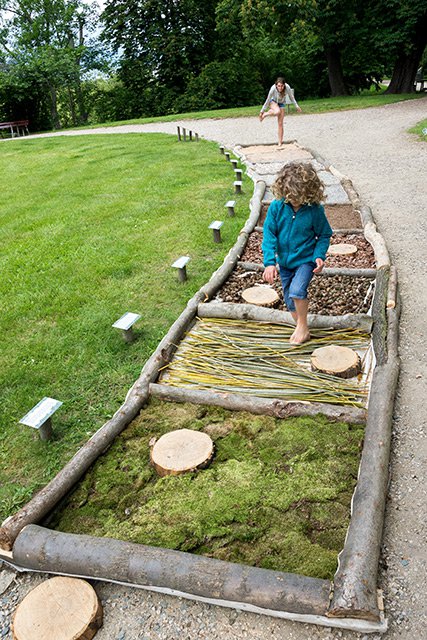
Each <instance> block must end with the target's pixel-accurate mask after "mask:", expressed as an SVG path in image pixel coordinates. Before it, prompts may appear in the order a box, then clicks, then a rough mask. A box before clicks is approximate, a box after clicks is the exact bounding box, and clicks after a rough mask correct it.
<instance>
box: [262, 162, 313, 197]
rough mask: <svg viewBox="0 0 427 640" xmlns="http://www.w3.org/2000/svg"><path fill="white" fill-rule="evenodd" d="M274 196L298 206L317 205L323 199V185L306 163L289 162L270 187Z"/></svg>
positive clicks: (311, 166) (311, 167) (310, 166)
mask: <svg viewBox="0 0 427 640" xmlns="http://www.w3.org/2000/svg"><path fill="white" fill-rule="evenodd" d="M272 190H273V193H274V196H275V197H276V198H278V199H280V198H284V199H285V201H287V200H292V201H295V202H299V203H300V204H319V203H320V201H321V200H322V199H323V185H322V183H321V182H320V179H319V176H318V175H317V173H316V171H315V169H314V167H313V165H311V164H310V163H308V162H289V163H288V164H285V166H284V167H283V169H281V170H280V171H279V173H278V175H277V178H276V181H275V183H274V184H273V187H272Z"/></svg>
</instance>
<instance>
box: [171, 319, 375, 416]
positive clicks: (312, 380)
mask: <svg viewBox="0 0 427 640" xmlns="http://www.w3.org/2000/svg"><path fill="white" fill-rule="evenodd" d="M293 331H294V327H291V326H285V325H274V324H267V323H260V322H250V321H245V320H240V321H239V320H227V319H202V320H200V319H199V320H198V322H197V323H196V325H195V326H194V327H193V328H192V329H191V330H190V331H189V332H188V333H187V335H186V337H185V339H184V340H183V341H182V342H181V344H180V346H179V348H178V350H177V352H176V354H175V357H174V359H173V361H172V362H171V363H170V364H169V365H168V367H167V369H168V371H167V374H166V375H164V376H163V383H164V384H168V385H171V386H176V387H188V386H197V387H198V388H200V389H211V390H215V391H223V392H227V391H228V392H234V393H243V394H251V395H254V396H258V397H265V398H282V399H286V400H296V401H307V402H327V403H332V404H350V405H353V406H359V407H362V406H364V404H365V401H366V396H367V393H368V385H367V382H366V376H361V377H360V378H357V379H350V380H343V379H341V378H337V377H335V376H332V375H328V374H324V373H319V372H314V371H311V369H310V355H311V353H312V352H313V351H314V349H316V348H318V347H321V346H325V345H327V344H334V345H341V346H346V347H349V348H352V349H354V350H357V351H359V352H362V353H365V354H366V352H367V349H368V347H369V340H370V336H369V334H367V333H364V332H362V331H360V330H358V329H330V330H328V329H312V330H311V336H312V339H311V340H310V341H309V342H306V343H304V344H302V345H298V346H293V345H291V344H290V343H289V338H290V336H291V334H292V333H293ZM362 364H363V363H362Z"/></svg>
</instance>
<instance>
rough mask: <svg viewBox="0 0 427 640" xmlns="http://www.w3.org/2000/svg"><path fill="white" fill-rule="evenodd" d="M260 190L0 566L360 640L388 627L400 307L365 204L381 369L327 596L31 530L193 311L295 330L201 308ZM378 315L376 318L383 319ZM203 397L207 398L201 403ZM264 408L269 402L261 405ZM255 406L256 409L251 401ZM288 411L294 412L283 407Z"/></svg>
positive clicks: (361, 323)
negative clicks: (383, 593) (385, 591)
mask: <svg viewBox="0 0 427 640" xmlns="http://www.w3.org/2000/svg"><path fill="white" fill-rule="evenodd" d="M311 153H312V155H313V157H315V158H316V159H317V160H318V161H319V162H320V163H321V164H323V165H324V166H325V167H326V168H329V169H330V168H331V165H329V164H328V163H327V162H326V161H325V160H324V159H323V158H322V157H320V156H318V155H317V154H316V153H315V152H313V151H311ZM236 155H238V156H240V157H242V155H243V154H241V153H239V151H238V150H236ZM343 178H345V177H343ZM343 178H341V181H342V182H343V183H344V186H347V189H350V186H351V185H348V184H347V182H346V180H345V179H343ZM265 188H266V185H265V183H264V182H261V181H260V182H257V183H256V185H255V190H254V196H253V198H252V200H251V214H250V217H249V219H248V221H247V223H246V225H245V227H244V229H243V230H242V232H241V233H240V234H239V238H238V240H237V242H236V244H235V245H234V247H233V248H232V249H231V250H230V252H229V254H228V255H227V257H226V258H225V260H224V263H223V265H222V266H221V267H220V268H219V269H218V270H217V271H216V272H215V273H214V274H213V275H212V277H211V279H210V280H209V282H208V283H207V284H206V285H204V287H202V288H201V289H200V290H199V291H198V292H197V293H196V294H195V295H194V296H193V298H192V299H191V300H190V301H189V302H188V304H187V307H186V308H185V309H184V311H183V312H182V314H181V315H180V316H179V318H178V319H177V320H176V321H175V323H174V324H173V325H172V326H171V328H170V330H169V331H168V333H167V334H166V335H165V336H164V338H163V339H162V341H161V342H160V344H159V345H158V347H157V349H156V350H155V351H154V352H153V354H152V356H151V357H150V358H149V360H148V361H147V362H146V364H145V365H144V367H143V369H142V371H141V375H140V376H139V378H138V379H137V381H136V382H135V384H134V385H133V387H132V388H131V389H130V390H129V392H128V394H127V396H126V399H125V402H124V404H123V405H122V406H121V407H120V408H119V410H118V411H117V412H116V413H115V414H114V416H113V418H112V419H111V420H109V421H108V422H107V423H105V424H104V425H103V426H102V427H101V428H100V429H99V430H98V431H97V432H96V433H95V434H94V435H93V436H92V437H91V438H90V440H89V441H88V442H87V443H86V445H84V446H83V447H82V448H81V449H80V450H79V451H78V452H77V453H76V455H75V456H74V457H73V458H72V459H71V460H70V462H69V463H67V465H65V467H64V468H63V469H62V470H61V471H60V472H59V474H58V475H57V476H56V477H55V478H54V479H53V480H52V481H51V482H50V483H49V484H48V485H47V486H46V487H45V488H44V489H43V490H42V491H40V492H39V493H38V494H36V496H34V498H33V499H32V500H30V502H29V503H28V504H27V505H25V506H24V507H23V508H22V509H21V510H20V511H18V513H17V514H15V515H14V516H11V517H9V518H8V519H7V520H6V521H5V522H4V523H3V525H2V527H1V528H0V548H1V549H5V550H6V551H5V552H4V553H3V554H2V553H1V552H0V559H4V560H5V562H7V563H8V564H12V565H13V566H15V567H16V568H18V569H21V570H28V569H29V570H34V571H43V572H44V571H47V572H49V573H57V574H63V575H78V576H81V577H92V578H98V579H102V580H107V581H112V582H119V583H121V582H123V583H124V584H132V585H134V586H141V587H143V588H147V589H153V590H156V591H160V592H164V593H170V594H174V595H181V596H183V597H189V598H192V599H196V600H197V599H199V600H201V601H205V602H211V603H214V604H219V605H222V606H231V607H235V608H241V609H244V610H251V611H255V612H257V613H266V614H268V615H277V616H279V617H284V618H288V619H293V620H299V621H302V622H311V623H315V624H324V625H326V626H335V627H340V628H347V629H353V630H357V631H361V632H370V631H379V632H383V631H385V630H386V628H387V623H386V621H385V620H384V616H383V614H382V612H381V608H380V607H379V606H378V594H377V588H376V581H377V569H378V559H379V552H380V544H381V535H382V527H383V522H384V509H385V499H386V487H387V481H388V461H389V452H390V440H391V422H392V410H393V409H392V408H393V400H394V394H395V389H396V385H397V378H398V373H399V364H400V363H399V357H398V322H399V313H400V301H399V296H398V291H397V275H396V273H395V271H392V276H391V278H389V274H390V259H389V256H388V251H387V248H386V246H385V243H384V240H383V238H382V236H381V235H380V234H379V233H378V231H377V229H376V226H375V222H374V220H373V217H372V213H371V210H370V209H369V207H366V206H363V205H361V206H360V213H361V216H362V221H363V223H364V227H365V229H366V227H368V234H370V236H371V238H372V240H373V242H374V244H373V243H372V241H371V239H369V238H368V239H369V241H370V242H371V244H373V246H374V250H375V253H376V257H377V255H378V256H379V258H380V261H379V264H377V266H378V267H379V270H380V269H381V268H382V275H381V276H380V278H379V279H378V274H377V287H376V301H375V303H374V316H375V322H374V332H375V331H376V329H375V325H376V323H377V321H378V320H379V324H380V325H381V327H380V330H377V334H378V335H377V338H376V343H377V350H378V351H379V353H380V354H381V356H380V360H381V361H380V362H378V364H377V366H376V368H375V370H374V374H373V379H372V385H371V392H370V398H369V405H368V416H367V428H366V437H365V444H364V447H363V452H362V458H361V464H360V473H359V480H358V483H357V486H356V489H355V493H354V496H353V500H352V516H351V521H350V526H349V529H348V532H347V538H346V542H345V545H344V549H343V551H342V552H341V554H340V555H339V566H338V570H337V573H336V575H335V578H334V581H333V585H332V592H331V593H330V586H331V585H330V584H329V582H328V581H324V580H317V579H313V578H308V577H305V576H296V575H293V574H282V573H280V572H276V571H269V570H264V569H258V568H255V567H246V566H243V565H234V564H232V563H224V562H222V561H218V560H214V559H212V558H204V557H203V556H193V555H191V554H185V553H182V552H178V551H171V550H167V549H158V548H155V549H153V548H151V547H144V546H143V545H137V544H133V543H126V542H122V541H117V540H111V539H104V538H103V539H96V538H93V537H91V536H76V535H73V534H64V533H60V532H54V531H50V530H48V529H44V528H42V527H38V526H36V525H34V524H33V523H34V522H37V521H39V520H40V519H41V518H43V517H44V516H45V515H46V514H47V512H48V511H50V510H51V509H52V508H53V507H54V506H55V504H57V502H58V501H59V500H60V499H61V498H62V497H63V496H64V495H65V494H66V493H67V491H68V490H69V489H70V488H71V487H72V486H73V485H74V484H75V483H76V482H77V481H78V479H79V478H80V477H81V475H83V473H84V472H85V471H86V470H87V469H88V467H89V466H90V465H91V464H92V462H94V460H96V458H97V457H98V456H99V455H100V454H101V453H103V452H104V451H105V450H106V449H107V448H108V447H109V446H110V444H111V443H112V441H113V440H114V438H115V437H116V435H118V434H119V433H120V432H121V431H122V430H123V429H124V428H125V427H126V426H127V424H129V423H130V422H131V421H132V419H133V418H134V417H135V416H136V415H137V414H138V412H139V411H140V410H141V408H142V407H143V405H144V404H145V403H146V401H147V399H148V397H149V395H150V393H152V394H153V395H158V396H161V394H162V393H163V392H164V390H163V389H162V387H163V385H156V384H154V381H155V380H156V378H157V376H158V373H159V370H160V369H161V367H162V366H164V364H166V363H167V362H169V361H170V358H171V357H172V354H173V352H174V349H175V345H176V344H177V343H178V342H179V340H180V339H181V337H182V335H183V333H184V332H185V331H186V330H187V329H188V327H189V326H191V324H192V323H193V322H194V319H195V315H196V312H197V313H199V314H200V315H201V316H202V317H224V316H223V315H219V316H213V315H212V313H213V309H214V308H215V307H216V308H218V307H220V313H224V312H225V310H226V309H225V308H226V307H229V309H227V314H228V315H227V317H236V316H235V315H233V313H235V312H236V307H240V309H238V310H237V311H238V316H237V317H247V318H248V319H256V320H259V321H261V322H263V321H265V322H277V323H279V324H283V323H285V324H292V320H291V316H290V314H287V313H286V312H278V311H274V310H271V309H260V308H258V307H255V308H250V307H252V305H232V304H231V305H227V304H221V305H217V304H215V303H209V304H206V301H207V300H209V298H210V297H211V296H212V295H213V293H214V292H215V291H216V290H217V289H218V288H219V286H221V284H222V283H223V282H224V281H225V279H226V278H227V277H228V275H229V274H230V273H231V271H232V270H233V268H234V266H235V265H236V263H237V261H238V258H239V257H240V255H241V253H242V251H243V248H244V246H245V244H246V241H247V237H248V235H249V233H250V232H251V231H252V230H253V229H254V228H255V225H256V222H257V220H258V217H259V213H260V210H261V200H262V195H263V194H264V191H265ZM348 192H349V191H348V190H347V193H348ZM349 197H352V198H353V199H355V198H358V196H357V194H356V192H354V193H351V196H349ZM393 269H394V268H393ZM378 281H379V285H378ZM390 300H392V301H394V303H395V304H394V306H393V305H392V304H390ZM387 303H389V304H388V305H387ZM383 304H384V307H385V306H386V305H387V309H385V308H384V307H383ZM242 307H244V309H242ZM233 308H234V312H232V309H233ZM207 309H209V311H207ZM216 313H218V311H216ZM377 313H379V314H380V318H378V316H377ZM203 314H205V315H203ZM206 314H207V315H206ZM277 314H278V315H277ZM310 322H311V326H323V327H331V326H336V327H353V326H356V327H361V328H363V329H365V330H366V331H370V330H371V328H372V322H373V320H372V318H371V317H369V316H366V315H359V316H356V315H351V314H348V315H347V316H341V317H329V316H323V317H322V316H311V317H310ZM192 393H194V392H193V391H192ZM216 395H224V394H216ZM227 395H228V401H229V402H230V405H232V404H233V403H235V404H236V406H239V402H240V399H238V398H234V397H233V396H234V395H237V394H227ZM211 399H212V398H209V401H211ZM260 400H261V401H262V402H265V400H264V399H260ZM267 403H268V404H269V406H268V407H267V408H266V411H267V413H268V411H271V412H273V415H274V412H275V411H276V412H277V413H278V414H280V413H283V412H284V413H285V414H286V412H288V411H293V412H298V411H300V410H301V405H302V403H286V402H285V403H283V402H282V406H280V405H279V404H277V401H274V400H273V401H267ZM253 404H254V405H256V404H257V403H256V399H254V403H253ZM291 404H294V405H295V406H293V407H290V406H285V405H291ZM334 409H336V407H334ZM356 419H359V418H357V417H356ZM46 505H47V506H46ZM12 547H13V552H12V553H10V551H8V550H10V549H12ZM187 556H188V557H187ZM172 567H174V570H173V571H172ZM236 594H237V596H238V600H236Z"/></svg>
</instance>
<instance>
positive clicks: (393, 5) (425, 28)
mask: <svg viewBox="0 0 427 640" xmlns="http://www.w3.org/2000/svg"><path fill="white" fill-rule="evenodd" d="M388 5H389V7H388V8H389V12H388V15H387V20H386V25H387V40H388V45H389V47H390V50H391V51H392V52H393V54H394V55H393V58H394V60H395V63H394V67H393V74H392V77H391V81H390V84H389V86H388V89H387V93H411V91H413V90H414V81H415V75H416V73H417V69H418V67H419V65H420V62H421V58H422V55H423V52H424V50H425V48H426V45H427V5H426V2H425V0H393V2H389V3H388ZM390 10H391V11H390Z"/></svg>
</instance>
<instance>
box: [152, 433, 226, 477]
mask: <svg viewBox="0 0 427 640" xmlns="http://www.w3.org/2000/svg"><path fill="white" fill-rule="evenodd" d="M213 454H214V443H213V442H212V439H211V438H210V437H209V436H208V435H207V434H206V433H203V432H201V431H192V430H191V429H178V430H177V431H170V432H169V433H165V434H164V435H163V436H161V438H159V439H158V440H157V442H156V443H155V444H154V446H153V447H152V448H151V452H150V459H151V464H152V465H153V467H154V468H155V470H156V471H157V473H158V474H159V476H177V475H180V474H182V473H187V472H188V471H195V470H196V469H203V468H205V467H207V465H208V464H209V463H210V462H211V460H212V458H213Z"/></svg>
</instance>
